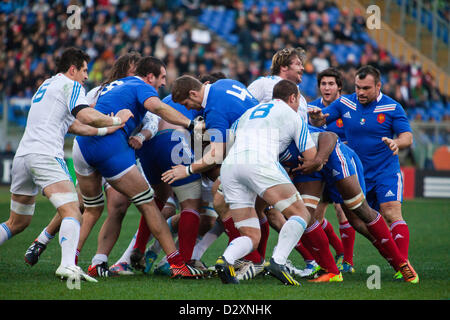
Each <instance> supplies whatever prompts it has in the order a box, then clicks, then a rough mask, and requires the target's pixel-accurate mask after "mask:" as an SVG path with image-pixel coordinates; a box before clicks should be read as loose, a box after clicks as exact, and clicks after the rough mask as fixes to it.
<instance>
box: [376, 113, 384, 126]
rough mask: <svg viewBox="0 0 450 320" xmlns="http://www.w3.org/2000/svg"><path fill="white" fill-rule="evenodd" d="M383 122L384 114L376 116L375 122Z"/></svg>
mask: <svg viewBox="0 0 450 320" xmlns="http://www.w3.org/2000/svg"><path fill="white" fill-rule="evenodd" d="M385 120H386V116H385V115H384V113H380V114H379V115H378V116H377V121H378V122H379V123H380V124H381V123H383V122H384V121H385Z"/></svg>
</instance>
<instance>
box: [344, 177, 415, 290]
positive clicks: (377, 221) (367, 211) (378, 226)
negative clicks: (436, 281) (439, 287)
mask: <svg viewBox="0 0 450 320" xmlns="http://www.w3.org/2000/svg"><path fill="white" fill-rule="evenodd" d="M336 187H337V189H338V191H339V192H340V194H341V195H342V198H343V199H344V205H345V206H347V208H348V209H350V210H351V211H352V212H354V213H355V214H356V215H357V216H358V217H359V218H360V219H361V220H362V221H363V222H364V223H365V224H366V226H367V229H368V231H369V232H370V234H371V235H372V236H373V238H374V239H375V241H374V242H373V244H374V246H375V247H377V249H378V250H379V252H380V253H381V254H382V255H383V257H385V258H386V260H387V261H388V262H389V263H390V264H391V265H392V266H393V267H394V269H396V271H397V270H402V274H403V273H404V274H405V275H407V276H406V278H405V280H406V281H409V282H413V283H415V282H417V281H418V276H417V274H416V273H415V271H414V269H413V268H412V267H411V265H410V264H409V263H408V262H407V260H406V259H405V258H404V257H403V256H402V255H401V253H400V251H399V249H398V247H397V245H396V244H395V242H394V239H393V238H392V235H391V233H390V231H389V229H388V227H387V225H386V222H385V221H384V220H383V218H382V217H381V215H380V214H379V213H378V212H377V211H375V210H373V209H372V208H371V207H370V206H369V205H368V203H367V201H366V200H365V197H364V194H363V192H362V190H361V187H360V185H359V181H358V178H357V176H356V175H351V176H349V177H347V178H344V179H342V180H339V181H337V182H336Z"/></svg>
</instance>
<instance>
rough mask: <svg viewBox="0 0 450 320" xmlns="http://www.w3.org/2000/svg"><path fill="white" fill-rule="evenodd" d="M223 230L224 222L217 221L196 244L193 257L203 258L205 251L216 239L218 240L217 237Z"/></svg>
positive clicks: (194, 258) (196, 258)
mask: <svg viewBox="0 0 450 320" xmlns="http://www.w3.org/2000/svg"><path fill="white" fill-rule="evenodd" d="M223 231H224V229H223V227H222V224H220V223H218V222H217V221H216V223H215V224H214V226H213V227H212V228H211V230H209V231H208V232H207V233H206V234H205V235H204V236H203V238H202V239H201V240H200V241H199V242H198V243H197V244H196V245H195V247H194V251H193V252H192V259H193V260H201V258H202V256H203V254H204V253H205V251H206V250H207V249H208V248H209V247H210V246H211V244H213V242H214V241H216V240H217V238H218V237H219V236H220V235H221V234H222V232H223Z"/></svg>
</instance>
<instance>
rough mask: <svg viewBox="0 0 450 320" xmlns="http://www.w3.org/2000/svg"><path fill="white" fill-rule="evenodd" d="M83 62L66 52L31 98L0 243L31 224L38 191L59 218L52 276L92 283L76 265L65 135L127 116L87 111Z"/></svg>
mask: <svg viewBox="0 0 450 320" xmlns="http://www.w3.org/2000/svg"><path fill="white" fill-rule="evenodd" d="M88 61H89V56H88V55H87V54H85V53H84V52H83V51H82V50H80V49H76V48H69V49H66V50H65V51H64V52H63V54H62V56H61V59H60V61H59V63H58V70H59V71H60V73H58V74H57V75H55V76H53V77H51V78H50V79H47V80H45V81H44V83H43V84H42V85H41V86H40V87H39V89H38V91H37V92H36V93H35V94H34V96H33V98H32V104H31V108H30V112H29V114H28V119H27V126H26V128H25V133H24V135H23V137H22V140H21V142H20V144H19V147H18V150H17V152H16V155H15V157H14V160H13V167H12V183H11V194H12V195H11V211H10V217H9V219H8V221H6V222H4V223H2V224H1V227H0V244H2V243H3V242H5V241H6V240H8V239H10V238H11V237H12V236H13V235H16V234H18V233H20V232H22V231H23V230H24V229H25V228H26V227H27V226H28V225H29V224H30V222H31V218H32V215H33V214H34V209H35V198H36V195H37V194H38V190H39V189H42V192H43V194H44V195H45V196H46V197H47V198H48V199H49V200H50V202H51V203H52V204H53V205H54V206H55V208H56V209H57V211H58V213H59V214H60V215H61V217H62V222H61V227H60V232H59V242H60V245H61V264H60V266H59V267H58V269H57V270H56V275H57V276H59V277H62V278H73V277H76V278H83V279H85V280H88V281H92V282H96V280H95V279H93V278H91V277H89V276H88V275H86V274H85V273H84V272H83V271H82V270H81V269H80V268H78V267H77V266H76V265H75V250H76V245H77V243H78V238H79V233H80V221H81V213H80V210H79V208H78V197H77V194H76V192H75V187H74V185H73V183H72V182H71V178H70V175H69V172H68V169H67V165H66V163H65V161H64V150H63V147H64V136H65V135H66V133H67V131H68V128H69V126H70V125H71V123H72V122H73V119H74V118H76V119H78V120H79V121H81V123H84V124H88V125H91V126H94V127H105V126H121V125H122V123H123V124H124V123H125V122H126V121H127V120H128V119H129V118H130V116H131V115H132V114H131V112H130V111H129V110H120V111H119V112H118V113H117V114H116V116H115V117H110V116H107V115H104V114H101V113H100V112H98V111H96V110H94V109H92V108H89V107H88V105H87V102H86V99H85V92H84V89H83V87H82V85H81V84H82V83H84V81H85V80H86V79H87V78H88V76H87V62H88ZM105 133H106V132H105Z"/></svg>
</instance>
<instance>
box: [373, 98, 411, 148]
mask: <svg viewBox="0 0 450 320" xmlns="http://www.w3.org/2000/svg"><path fill="white" fill-rule="evenodd" d="M392 131H393V132H394V133H395V134H396V135H397V138H395V139H391V138H388V137H382V138H381V140H382V141H383V142H384V143H385V144H386V145H387V146H388V147H389V149H391V150H392V154H393V155H394V156H395V155H397V154H398V151H399V150H402V149H406V148H408V147H410V146H411V145H412V143H413V134H412V130H411V126H410V124H409V121H408V118H407V116H406V112H405V110H404V109H403V107H402V106H401V105H400V104H398V105H397V106H396V108H395V111H394V114H393V117H392Z"/></svg>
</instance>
